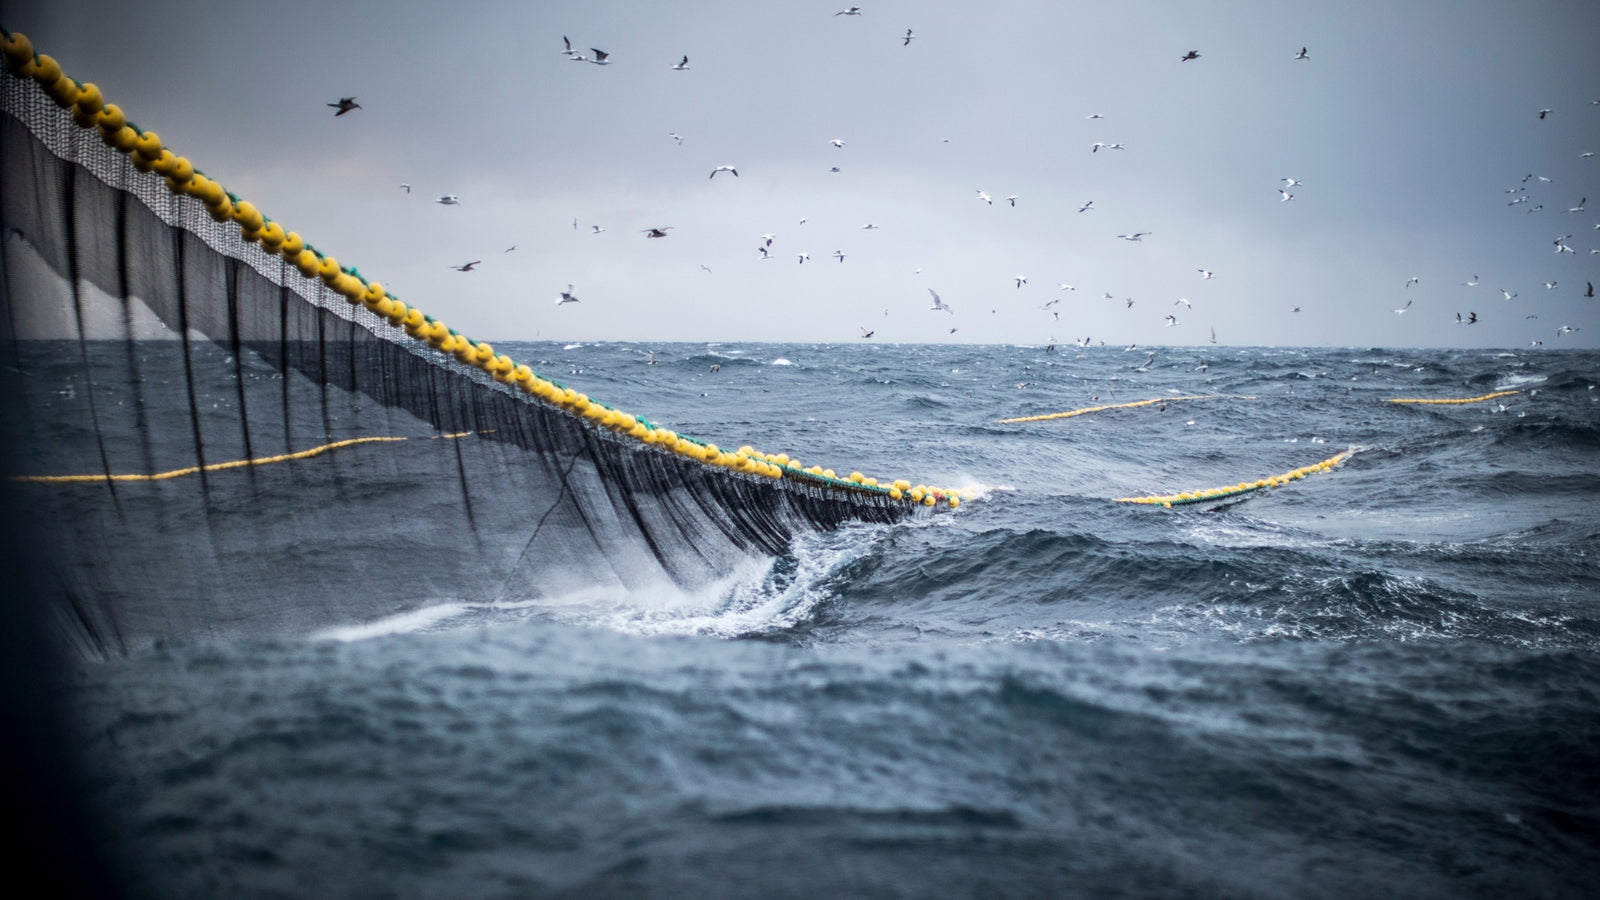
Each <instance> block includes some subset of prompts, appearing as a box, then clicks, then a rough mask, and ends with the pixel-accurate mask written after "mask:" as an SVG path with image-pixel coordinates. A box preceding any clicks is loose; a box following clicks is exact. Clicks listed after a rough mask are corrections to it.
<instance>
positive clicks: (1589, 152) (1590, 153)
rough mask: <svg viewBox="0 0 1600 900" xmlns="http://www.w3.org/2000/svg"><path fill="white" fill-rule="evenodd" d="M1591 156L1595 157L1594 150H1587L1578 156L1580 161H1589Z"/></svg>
mask: <svg viewBox="0 0 1600 900" xmlns="http://www.w3.org/2000/svg"><path fill="white" fill-rule="evenodd" d="M1591 156H1594V151H1592V150H1585V151H1584V152H1582V153H1579V154H1578V158H1579V159H1588V158H1589V157H1591Z"/></svg>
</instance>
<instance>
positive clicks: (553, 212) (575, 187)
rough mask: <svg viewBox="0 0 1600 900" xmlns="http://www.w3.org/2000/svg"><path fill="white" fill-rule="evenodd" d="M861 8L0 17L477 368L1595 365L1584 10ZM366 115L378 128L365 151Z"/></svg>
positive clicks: (1434, 6) (742, 5)
mask: <svg viewBox="0 0 1600 900" xmlns="http://www.w3.org/2000/svg"><path fill="white" fill-rule="evenodd" d="M846 6H847V4H838V3H828V2H816V0H786V2H765V3H755V2H732V0H704V2H672V3H643V2H620V0H619V2H603V0H601V2H597V0H583V2H562V3H557V2H534V3H529V2H526V0H524V2H481V3H479V2H456V3H448V4H446V3H437V2H422V0H411V2H408V0H398V2H393V3H387V4H374V3H360V4H356V3H339V2H303V0H283V2H277V3H272V4H257V3H239V4H235V3H215V2H188V3H183V2H164V0H149V2H139V3H121V2H117V3H112V2H104V0H102V2H89V0H53V2H51V3H48V4H47V3H35V4H26V5H22V6H18V5H17V4H15V3H12V4H7V6H6V9H5V11H4V13H0V23H3V24H4V25H5V26H6V27H8V28H11V29H13V30H17V31H22V32H24V33H26V34H27V35H28V36H29V37H30V38H32V39H33V41H34V43H35V45H36V46H37V47H38V48H39V49H40V50H41V51H42V52H46V53H49V54H51V55H53V56H55V57H56V58H57V60H59V61H60V62H61V64H62V66H63V68H64V70H65V71H66V72H68V73H69V74H71V75H74V76H75V77H78V78H80V79H82V80H86V81H94V82H96V83H97V84H99V85H100V87H101V88H102V90H103V91H104V92H105V94H106V96H107V98H108V99H109V100H110V101H111V102H115V103H118V104H119V105H121V106H122V107H123V109H124V110H125V111H126V112H127V113H128V115H129V117H130V118H131V119H133V120H134V121H135V122H137V123H138V124H139V125H141V126H143V127H145V128H149V129H153V130H155V131H157V132H159V133H160V135H161V136H162V138H163V140H164V141H165V142H166V143H167V144H168V146H170V147H172V148H173V149H174V151H175V152H178V153H181V154H184V155H186V156H188V157H190V158H191V159H192V160H193V161H194V162H195V163H196V165H197V166H198V167H199V168H200V169H202V170H203V171H205V172H206V173H208V174H209V175H211V176H213V177H215V178H217V179H218V180H220V181H222V183H223V184H224V185H226V186H227V187H228V188H229V189H231V190H233V191H234V192H236V193H238V194H239V195H241V196H243V197H245V198H247V199H249V200H251V201H252V202H254V203H255V204H256V205H257V206H259V207H260V208H261V209H262V210H263V211H264V212H265V213H266V214H267V215H269V216H271V217H272V218H274V219H276V220H278V221H279V222H281V223H283V224H284V225H285V226H286V227H288V228H292V229H295V230H298V231H299V232H300V233H301V234H302V235H304V236H305V237H306V239H307V240H309V241H310V242H311V243H313V244H315V245H316V246H317V247H318V248H320V249H322V250H324V251H326V252H328V253H331V254H332V255H334V256H336V257H337V258H338V259H339V260H340V261H341V262H342V263H345V264H347V265H355V266H357V267H359V268H360V270H361V272H362V273H363V274H364V275H366V276H367V277H368V278H372V279H376V280H379V281H382V282H383V283H384V284H386V285H387V286H389V287H390V288H391V289H392V290H393V292H394V293H396V294H398V295H399V296H401V297H402V298H403V299H405V300H406V301H408V302H410V303H411V304H412V305H415V306H420V307H421V308H422V309H423V310H425V311H427V312H429V313H431V314H433V315H435V316H437V317H439V318H442V319H444V320H445V321H446V322H448V323H449V324H451V325H453V326H455V327H458V328H460V329H462V330H464V331H466V332H467V333H469V334H471V335H473V336H474V337H480V338H484V339H489V340H496V339H499V340H506V339H534V338H541V339H546V340H597V339H615V340H633V341H646V342H650V341H671V340H680V341H715V340H760V341H766V340H774V341H788V340H797V341H859V340H861V330H862V329H869V330H871V331H873V332H874V333H875V335H874V337H873V338H872V340H874V341H892V342H945V341H951V342H956V341H959V342H1003V343H1029V344H1040V343H1044V342H1046V341H1048V340H1050V339H1051V338H1054V339H1055V340H1057V341H1058V342H1061V343H1067V342H1070V341H1074V340H1078V339H1082V338H1085V337H1087V338H1092V339H1093V340H1094V341H1095V342H1096V343H1098V342H1099V341H1105V342H1106V343H1107V344H1110V345H1126V344H1129V343H1138V344H1203V343H1206V342H1208V341H1209V340H1210V338H1211V334H1212V330H1213V329H1214V330H1215V335H1216V339H1217V341H1218V342H1219V343H1220V344H1223V345H1264V344H1277V345H1337V346H1388V347H1415V346H1466V347H1529V346H1530V345H1531V343H1532V342H1533V341H1543V346H1544V347H1545V348H1557V347H1583V348H1594V347H1596V346H1600V315H1597V310H1600V305H1597V304H1600V300H1596V299H1590V298H1585V297H1584V296H1583V295H1584V293H1585V288H1586V283H1588V282H1596V281H1600V253H1592V252H1591V251H1594V250H1600V229H1597V226H1600V157H1587V158H1586V157H1584V156H1583V155H1582V154H1585V153H1590V152H1600V105H1596V101H1600V55H1597V53H1596V48H1597V47H1600V10H1597V7H1596V5H1595V4H1594V3H1593V2H1591V0H1573V2H1543V3H1537V4H1514V3H1509V2H1476V0H1458V2H1431V0H1430V2H1405V0H1399V2H1396V0H1380V2H1339V3H1328V4H1297V3H1287V4H1286V3H1281V2H1232V3H1175V2H1169V3H1155V2H1118V3H1062V2H1015V3H1010V2H995V3H971V2H947V0H921V2H911V0H904V2H889V0H883V2H874V0H861V14H860V15H858V16H849V15H835V13H836V12H838V11H839V10H842V9H845V8H846ZM907 29H910V30H911V31H912V34H913V39H912V41H911V42H910V44H909V45H907V44H905V43H904V41H903V36H904V35H905V33H906V31H907ZM563 36H567V37H570V38H571V40H572V45H573V47H574V48H576V49H577V50H578V51H579V52H580V53H582V54H583V55H584V56H593V53H592V52H591V48H599V49H601V50H604V51H606V52H607V53H609V54H610V57H609V62H610V65H605V66H599V65H593V64H591V63H589V62H580V61H574V60H572V59H569V58H568V57H567V56H564V55H563V54H562V53H561V50H562V47H563V45H562V37H563ZM1302 46H1304V47H1305V48H1306V55H1307V56H1308V58H1307V59H1303V60H1302V59H1296V58H1295V56H1296V54H1297V53H1298V51H1300V49H1301V47H1302ZM1190 50H1195V51H1198V52H1199V54H1200V56H1199V58H1198V59H1194V60H1190V61H1180V57H1182V56H1183V55H1184V54H1185V53H1186V52H1188V51H1190ZM685 54H687V55H688V57H689V67H688V69H687V70H684V71H674V70H672V69H671V68H670V66H671V64H673V63H675V62H677V61H678V60H679V58H680V57H682V56H683V55H685ZM341 96H354V97H355V98H356V99H357V102H359V103H360V104H361V107H362V108H361V109H358V110H355V111H352V112H351V113H349V114H348V115H345V116H340V117H337V118H335V117H334V116H333V110H332V109H330V108H328V107H327V106H326V105H325V104H327V103H331V102H333V101H336V100H337V99H339V98H340V97H341ZM1542 109H1548V110H1550V112H1549V113H1548V114H1547V115H1546V116H1545V117H1544V118H1543V119H1541V118H1540V116H1539V111H1540V110H1542ZM1093 114H1099V115H1100V116H1103V118H1097V119H1091V118H1088V117H1089V116H1091V115H1093ZM673 132H676V133H677V134H678V135H681V136H682V143H681V144H680V143H678V142H677V141H676V140H675V139H674V138H673V137H671V134H672V133H673ZM832 139H840V140H843V141H844V142H845V143H844V146H843V147H842V148H841V147H834V146H832V145H831V144H830V143H829V141H830V140H832ZM1096 142H1103V143H1105V144H1112V143H1121V144H1123V145H1124V147H1125V149H1121V150H1112V149H1102V150H1100V151H1099V152H1092V151H1091V147H1092V146H1093V145H1094V144H1095V143H1096ZM720 165H732V166H735V167H736V168H737V169H738V173H739V174H738V176H737V177H734V176H733V175H731V174H729V173H720V174H717V175H716V176H715V177H708V176H709V175H710V174H711V172H712V171H713V169H715V168H716V167H717V166H720ZM834 167H837V168H838V171H837V172H835V171H832V169H833V168H834ZM1527 176H1532V177H1531V178H1527ZM1290 177H1292V178H1295V179H1299V180H1301V181H1303V182H1304V183H1303V184H1301V185H1298V186H1293V187H1289V188H1288V191H1289V193H1291V194H1292V195H1293V197H1294V199H1293V200H1292V201H1288V202H1285V201H1283V200H1282V199H1281V197H1280V194H1279V189H1280V188H1283V187H1285V182H1284V181H1283V179H1285V178H1290ZM1525 178H1526V181H1525ZM1544 179H1548V181H1546V180H1544ZM401 183H409V184H411V185H412V186H413V187H412V190H411V192H410V193H409V194H408V193H406V192H405V191H404V190H402V188H401V187H400V185H401ZM979 191H983V192H986V193H987V194H989V195H990V197H992V198H993V204H992V205H990V204H987V203H984V202H983V201H982V200H980V199H979ZM1508 192H1509V193H1508ZM442 194H455V195H459V197H460V198H461V202H460V204H459V205H457V206H444V205H440V204H437V203H435V202H434V198H435V197H437V196H439V195H442ZM1010 195H1015V196H1016V201H1015V205H1014V206H1013V205H1012V204H1011V203H1010V202H1009V201H1008V200H1007V199H1006V198H1007V197H1008V196H1010ZM1590 195H1592V197H1591V196H1590ZM1523 197H1525V198H1526V199H1525V201H1524V202H1520V203H1515V204H1514V205H1513V201H1516V200H1518V199H1519V198H1523ZM1585 199H1591V200H1592V202H1593V205H1592V206H1587V204H1584V203H1583V202H1582V201H1584V200H1585ZM1088 201H1093V208H1092V209H1091V210H1089V211H1086V212H1081V213H1080V212H1078V209H1079V208H1080V207H1081V206H1083V205H1084V204H1085V203H1086V202H1088ZM1579 206H1586V207H1587V208H1585V209H1584V210H1582V211H1580V212H1568V210H1569V209H1572V208H1575V207H1579ZM802 220H804V224H801V222H802ZM574 221H576V223H577V227H576V228H574ZM866 224H873V225H876V226H877V228H875V229H870V230H869V229H863V228H862V227H861V226H863V225H866ZM596 225H599V226H602V227H603V228H604V229H605V230H604V231H603V232H601V233H598V234H596V233H594V229H593V226H596ZM663 226H672V230H671V231H669V232H668V235H669V236H668V237H667V238H665V239H656V240H653V239H648V238H646V237H645V236H644V233H643V230H644V229H647V228H651V227H663ZM1136 232H1149V234H1148V236H1147V237H1145V238H1144V239H1142V240H1141V241H1139V242H1131V241H1126V240H1121V239H1119V238H1118V237H1117V235H1119V234H1131V233H1136ZM767 233H771V234H773V235H774V236H775V237H774V238H773V240H772V245H771V248H770V253H771V255H772V257H773V258H772V259H771V260H762V259H761V255H760V253H759V252H758V250H757V247H758V246H761V245H763V244H764V241H763V240H762V237H761V236H762V235H763V234H767ZM1569 234H1570V235H1571V237H1570V238H1569V239H1567V240H1566V241H1565V242H1564V243H1565V245H1566V246H1569V247H1570V248H1571V249H1572V251H1573V252H1571V253H1564V252H1560V250H1558V249H1557V243H1556V241H1557V239H1558V238H1562V237H1563V236H1565V235H1569ZM513 245H515V247H516V249H515V250H513V251H511V252H509V253H508V252H505V251H506V249H507V248H508V247H511V246H513ZM835 251H842V252H843V253H844V255H845V259H844V261H843V262H840V261H839V260H838V259H836V258H834V256H833V254H834V253H835ZM802 252H805V253H809V254H810V260H809V261H808V262H805V263H803V264H802V263H800V262H798V261H797V259H798V254H800V253H802ZM473 260H481V261H482V263H481V265H480V266H478V267H476V269H475V270H474V271H471V272H465V273H461V272H456V271H453V270H452V269H451V268H449V267H450V266H453V265H459V264H462V263H466V262H469V261H473ZM702 267H704V268H702ZM706 269H709V270H710V271H709V272H708V271H706ZM1201 269H1206V270H1210V271H1211V272H1214V273H1215V277H1213V278H1211V279H1209V280H1207V279H1205V278H1204V277H1203V276H1202V274H1201V273H1200V271H1199V270H1201ZM1017 276H1026V278H1027V284H1026V285H1024V286H1022V287H1018V286H1017V282H1016V280H1015V279H1016V277H1017ZM1413 277H1415V278H1416V279H1418V280H1417V281H1416V282H1415V283H1412V284H1410V285H1409V286H1407V283H1408V281H1409V280H1410V279H1412V278H1413ZM1474 280H1476V281H1477V282H1478V284H1477V285H1476V286H1471V287H1469V286H1467V285H1466V284H1464V283H1465V282H1469V281H1474ZM569 283H571V284H572V285H574V293H575V294H576V295H577V296H578V297H580V298H581V300H582V302H581V303H578V304H569V305H565V306H561V307H560V308H557V306H556V305H555V300H556V298H557V296H558V294H559V292H560V291H561V290H563V289H565V288H566V286H567V285H568V284H569ZM1547 283H1554V285H1555V286H1554V287H1546V284H1547ZM1063 284H1070V285H1073V286H1075V287H1076V290H1075V291H1067V290H1064V289H1062V288H1061V285H1063ZM929 288H932V289H934V290H937V291H938V292H939V294H940V295H941V296H942V297H943V299H944V301H945V302H946V303H948V304H949V305H950V306H951V307H952V308H953V309H954V315H949V314H946V313H943V312H936V311H931V310H929V306H930V305H931V298H930V297H929V295H928V289H929ZM1502 289H1503V290H1507V291H1511V292H1514V294H1515V297H1514V299H1511V300H1506V299H1504V297H1503V294H1502ZM1106 294H1110V295H1111V298H1110V299H1107V298H1106V297H1105V295H1106ZM1179 298H1183V299H1185V300H1187V301H1188V305H1185V304H1183V303H1179V302H1177V301H1178V300H1179ZM1129 299H1132V301H1133V305H1132V306H1129V305H1128V303H1127V301H1128V300H1129ZM1055 300H1059V301H1060V302H1059V303H1056V304H1055V305H1053V306H1050V307H1048V308H1045V305H1046V304H1047V303H1050V302H1051V301H1055ZM1407 303H1410V307H1409V309H1408V310H1407V311H1406V312H1405V313H1404V314H1403V315H1402V314H1396V313H1395V312H1394V310H1396V309H1401V308H1405V306H1406V304H1407ZM1296 307H1299V309H1300V312H1294V311H1293V310H1294V309H1295V308H1296ZM1474 312H1475V313H1477V318H1478V324H1475V325H1457V324H1455V322H1456V314H1457V313H1460V314H1461V315H1462V316H1463V317H1466V316H1467V315H1468V314H1469V313H1474ZM1169 314H1170V315H1173V316H1175V317H1176V319H1177V322H1178V325H1177V326H1175V327H1173V326H1169V325H1167V322H1166V319H1165V317H1166V316H1168V315H1169ZM1535 316H1536V318H1531V317H1535ZM1563 325H1570V326H1572V327H1574V328H1577V329H1578V330H1577V331H1576V332H1573V333H1570V334H1566V335H1564V336H1560V337H1558V336H1557V330H1558V328H1560V327H1561V326H1563ZM951 328H955V329H957V330H956V331H955V333H953V334H952V333H950V329H951Z"/></svg>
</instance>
